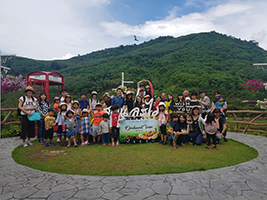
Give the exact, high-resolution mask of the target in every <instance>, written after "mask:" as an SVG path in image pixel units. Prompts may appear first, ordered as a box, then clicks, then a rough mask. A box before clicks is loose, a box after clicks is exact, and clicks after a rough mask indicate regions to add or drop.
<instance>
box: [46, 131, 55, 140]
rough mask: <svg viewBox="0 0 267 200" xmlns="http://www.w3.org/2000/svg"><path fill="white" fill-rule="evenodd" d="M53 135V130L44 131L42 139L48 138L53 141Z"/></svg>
mask: <svg viewBox="0 0 267 200" xmlns="http://www.w3.org/2000/svg"><path fill="white" fill-rule="evenodd" d="M53 133H54V130H53V128H50V129H48V130H46V131H45V134H44V139H47V138H49V139H50V140H52V139H53Z"/></svg>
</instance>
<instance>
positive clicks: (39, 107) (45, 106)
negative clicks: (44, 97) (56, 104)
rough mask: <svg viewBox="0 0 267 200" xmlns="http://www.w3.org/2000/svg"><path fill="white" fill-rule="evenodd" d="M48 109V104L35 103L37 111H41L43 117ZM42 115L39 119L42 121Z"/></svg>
mask: <svg viewBox="0 0 267 200" xmlns="http://www.w3.org/2000/svg"><path fill="white" fill-rule="evenodd" d="M49 107H50V105H49V103H48V102H39V101H38V102H37V108H38V110H41V111H42V113H43V114H44V115H46V114H47V112H48V108H49ZM43 118H44V117H43V115H41V119H43Z"/></svg>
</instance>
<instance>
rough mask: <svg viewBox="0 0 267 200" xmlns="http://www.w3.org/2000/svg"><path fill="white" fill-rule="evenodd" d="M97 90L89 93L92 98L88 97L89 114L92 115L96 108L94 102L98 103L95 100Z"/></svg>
mask: <svg viewBox="0 0 267 200" xmlns="http://www.w3.org/2000/svg"><path fill="white" fill-rule="evenodd" d="M97 95H98V94H97V92H96V91H93V92H92V93H91V97H92V99H89V105H90V113H91V115H94V112H95V111H96V110H97V109H96V104H97V103H98V101H97Z"/></svg>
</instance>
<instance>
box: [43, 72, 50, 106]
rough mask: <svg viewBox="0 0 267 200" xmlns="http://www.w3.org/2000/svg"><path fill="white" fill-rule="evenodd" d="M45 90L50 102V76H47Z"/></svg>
mask: <svg viewBox="0 0 267 200" xmlns="http://www.w3.org/2000/svg"><path fill="white" fill-rule="evenodd" d="M44 90H45V93H46V100H47V101H48V102H49V79H48V75H46V80H45V88H44Z"/></svg>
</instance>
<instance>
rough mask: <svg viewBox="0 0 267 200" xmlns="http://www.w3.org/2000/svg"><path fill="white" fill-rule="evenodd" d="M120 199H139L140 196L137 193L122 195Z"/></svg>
mask: <svg viewBox="0 0 267 200" xmlns="http://www.w3.org/2000/svg"><path fill="white" fill-rule="evenodd" d="M120 200H140V197H139V196H137V195H130V196H124V197H122V198H120Z"/></svg>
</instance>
